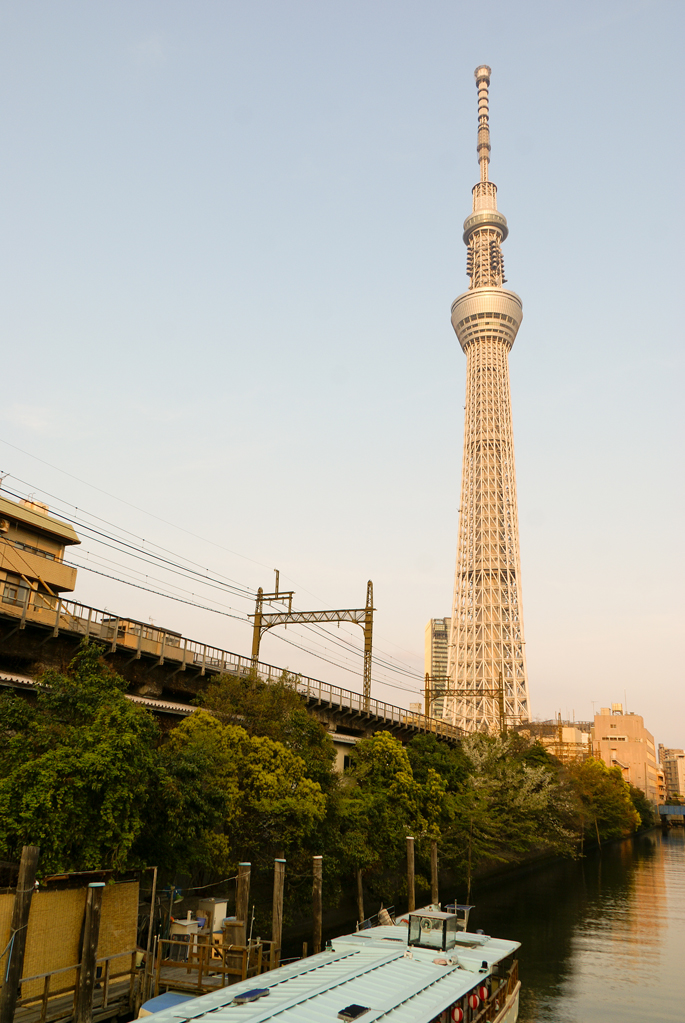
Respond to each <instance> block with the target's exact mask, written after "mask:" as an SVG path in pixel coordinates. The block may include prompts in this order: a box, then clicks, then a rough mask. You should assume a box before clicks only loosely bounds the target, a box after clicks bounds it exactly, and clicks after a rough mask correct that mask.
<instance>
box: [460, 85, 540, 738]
mask: <svg viewBox="0 0 685 1023" xmlns="http://www.w3.org/2000/svg"><path fill="white" fill-rule="evenodd" d="M475 74H476V85H477V88H478V147H477V148H478V162H479V163H480V181H479V182H478V184H477V185H475V186H474V189H473V213H472V214H471V216H470V217H468V219H467V220H466V221H465V222H464V242H465V244H466V246H467V252H468V254H467V263H466V272H467V274H468V276H469V278H470V282H471V283H470V285H469V290H468V291H467V292H465V293H464V294H463V295H460V296H459V298H458V299H457V300H456V301H455V302H454V304H453V306H452V326H453V327H454V329H455V331H456V334H457V337H458V338H459V343H460V344H461V347H462V348H463V350H464V352H465V353H466V419H465V424H464V461H463V467H462V481H461V515H460V519H459V542H458V548H457V569H456V575H455V582H454V602H453V605H452V629H451V635H450V650H449V666H448V676H449V685H448V689H447V692H448V693H449V694H450V696H449V706H446V707H445V716H449V717H451V718H452V719H453V720H454V723H455V724H457V725H459V726H460V727H461V728H464V729H466V730H467V731H471V732H473V731H495V730H498V729H499V728H500V724H501V722H500V714H501V705H500V699H499V694H498V689H500V687H503V689H504V709H505V714H506V720H507V723H508V724H513V723H514V722H515V721H521V720H527V719H528V718H529V716H530V715H529V698H528V680H527V672H526V658H525V653H524V640H523V616H522V610H521V568H520V555H519V536H518V511H517V506H516V478H515V471H514V439H513V433H512V426H511V404H510V397H509V362H508V356H509V351H510V349H511V347H512V345H513V343H514V339H515V338H516V334H517V332H518V329H519V326H520V325H521V320H522V317H523V310H522V305H521V299H520V298H519V297H518V295H516V294H514V292H513V291H508V290H507V289H506V288H504V283H505V277H504V264H503V261H502V247H501V246H502V242H503V241H504V239H505V238H506V237H507V234H508V229H507V222H506V219H505V218H504V217H503V216H502V214H501V213H499V212H498V210H497V188H496V186H495V185H494V184H493V183H492V182H491V181H489V180H488V164H489V162H490V128H489V123H488V87H489V85H490V68H489V67H486V66H482V67H479V68H477V69H476V72H475Z"/></svg>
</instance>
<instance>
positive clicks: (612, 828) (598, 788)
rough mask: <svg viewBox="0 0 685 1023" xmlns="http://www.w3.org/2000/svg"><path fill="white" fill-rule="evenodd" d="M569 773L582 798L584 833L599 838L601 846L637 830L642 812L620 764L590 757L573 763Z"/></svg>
mask: <svg viewBox="0 0 685 1023" xmlns="http://www.w3.org/2000/svg"><path fill="white" fill-rule="evenodd" d="M568 775H569V778H570V781H571V786H572V789H573V791H574V793H575V796H576V798H577V800H578V814H579V827H580V831H581V833H582V834H583V835H584V836H586V837H589V838H594V837H596V839H597V841H598V843H599V844H600V845H601V843H602V842H603V841H608V840H610V839H613V838H623V837H624V836H626V835H630V834H631V833H632V832H633V831H635V830H636V828H637V827H638V825H639V823H640V815H639V813H638V811H637V810H636V809H635V806H634V804H633V801H632V799H631V796H630V786H629V785H628V783H627V782H626V781H624V780H623V775H622V774H621V769H620V767H607V765H606V764H605V763H604V761H603V760H594V759H593V758H590V759H588V760H584V761H582V762H576V763H573V764H570V765H569V767H568Z"/></svg>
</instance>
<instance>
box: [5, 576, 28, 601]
mask: <svg viewBox="0 0 685 1023" xmlns="http://www.w3.org/2000/svg"><path fill="white" fill-rule="evenodd" d="M28 594H29V587H28V586H27V584H26V583H25V582H24V580H23V579H22V578H21V576H18V575H9V573H8V575H7V578H6V579H5V585H4V587H3V591H2V602H3V604H14V605H16V606H17V607H23V606H24V604H25V603H26V601H27V600H28Z"/></svg>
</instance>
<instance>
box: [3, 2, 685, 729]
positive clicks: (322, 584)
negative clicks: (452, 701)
mask: <svg viewBox="0 0 685 1023" xmlns="http://www.w3.org/2000/svg"><path fill="white" fill-rule="evenodd" d="M684 30H685V7H684V6H683V4H682V3H680V2H678V0H663V2H659V0H641V2H631V0H619V2H608V0H594V2H592V3H589V2H583V0H581V2H576V3H574V4H563V5H562V4H550V3H548V2H526V0H522V2H520V3H517V4H511V3H504V2H499V0H492V2H490V3H489V4H487V5H475V4H470V3H462V2H457V0H451V2H443V0H421V2H414V0H412V2H406V0H365V2H357V0H348V2H337V3H333V2H327V0H316V2H313V0H250V2H247V0H233V2H231V0H221V2H217V0H196V2H192V3H191V2H189V0H185V2H178V0H117V3H115V4H114V3H110V2H102V0H88V2H72V0H60V3H59V4H54V3H49V2H45V0H42V2H36V0H5V3H4V4H3V5H2V8H1V9H0V130H1V139H2V141H1V144H0V287H1V289H2V294H1V296H0V352H1V353H2V355H1V357H2V377H1V378H2V384H3V386H2V392H1V393H2V398H1V400H0V475H5V474H6V475H5V480H4V483H3V491H4V492H5V493H6V495H7V496H11V495H13V494H14V495H19V496H26V495H28V494H32V495H34V496H35V498H36V499H38V500H43V501H45V502H46V503H48V504H49V505H50V508H51V509H52V510H54V511H55V512H56V513H57V514H61V515H65V516H67V517H69V518H72V519H75V520H76V521H77V522H79V523H85V524H86V526H87V527H88V528H84V529H80V527H79V529H80V532H81V535H82V537H83V544H82V546H81V548H79V551H78V553H77V554H75V555H74V558H73V561H74V563H78V564H80V565H82V566H85V567H83V568H82V569H81V570H80V571H79V578H78V583H77V590H76V596H77V597H78V598H79V599H80V600H81V601H83V603H85V604H90V605H93V606H95V607H98V608H103V609H107V610H108V611H113V612H116V613H117V614H120V615H123V616H130V617H131V618H136V619H140V620H143V621H147V620H148V619H150V620H152V621H153V622H154V623H155V624H158V625H163V626H164V627H166V628H169V629H174V630H177V631H179V632H182V633H183V634H184V635H186V636H188V637H190V638H193V639H198V640H201V641H203V642H209V643H214V644H216V645H217V646H221V647H223V648H226V649H228V650H233V651H236V652H238V653H244V654H249V652H250V645H251V624H250V622H249V620H248V619H247V617H246V616H247V614H248V613H249V612H250V611H251V610H253V605H252V599H253V597H252V594H254V592H255V590H256V589H257V587H259V586H262V587H264V589H265V590H269V589H271V588H272V587H273V585H274V574H273V570H274V569H276V568H277V569H279V571H280V586H281V589H283V588H286V587H287V588H289V589H293V590H294V591H295V598H294V606H295V607H297V608H299V609H306V610H310V609H311V610H314V609H317V610H318V609H322V608H358V607H362V606H363V605H364V601H365V596H366V583H367V580H368V579H372V580H373V584H374V604H375V607H376V609H377V610H376V613H375V622H374V649H375V651H376V653H377V655H378V657H379V658H380V659H382V662H383V663H379V664H377V665H376V666H375V668H374V680H373V695H374V696H377V697H378V698H379V699H385V700H387V701H388V702H391V703H396V704H399V705H401V706H408V705H409V703H410V702H413V701H418V700H419V699H420V698H421V695H420V689H421V685H422V684H421V681H420V679H421V677H422V675H423V670H424V667H423V644H424V628H425V625H426V622H427V621H428V620H429V619H430V618H431V617H442V616H446V615H449V614H450V605H451V598H452V588H453V578H454V564H455V554H456V542H457V525H458V522H457V519H458V516H457V508H458V507H459V488H460V481H461V456H462V444H463V415H464V392H465V369H466V360H465V358H464V355H463V353H462V352H461V350H460V348H459V345H458V343H457V340H456V338H455V336H454V333H453V330H452V327H451V324H450V306H451V303H452V301H453V300H454V299H455V298H456V297H457V295H458V294H460V293H461V292H462V291H464V290H465V289H466V287H467V283H468V282H467V278H466V275H465V262H466V251H465V248H464V246H463V242H462V239H461V234H462V222H463V220H464V218H465V217H466V216H467V215H468V214H469V212H470V209H471V188H472V186H473V185H474V184H475V182H476V180H477V179H478V164H477V158H476V150H475V145H476V123H477V103H476V99H477V94H476V88H475V82H474V78H473V70H474V68H475V67H476V66H477V65H479V64H481V63H487V64H489V65H490V66H491V68H492V82H491V89H490V108H491V121H490V124H491V132H492V146H493V148H492V154H491V163H490V176H491V179H492V180H494V181H495V182H496V184H497V186H498V201H499V208H500V210H501V211H502V212H503V213H504V214H505V216H506V217H507V220H508V223H509V231H510V234H509V238H508V239H507V241H506V243H505V246H504V256H505V260H506V268H507V278H508V282H509V283H508V287H510V288H511V289H513V290H514V291H516V292H517V293H518V294H519V295H520V296H521V298H522V300H523V308H524V319H523V325H522V327H521V330H520V332H519V335H518V338H517V340H516V344H515V346H514V348H513V350H512V353H511V356H510V371H511V388H512V406H513V417H514V438H515V447H516V469H517V483H518V502H519V517H520V537H521V563H522V587H523V617H524V627H525V637H526V651H527V662H528V672H529V687H530V698H531V711H532V716H533V717H534V718H541V719H544V718H548V717H550V716H551V715H553V714H556V713H557V712H561V713H562V715H563V716H564V717H572V716H575V718H576V719H577V720H578V719H581V720H587V719H589V718H590V717H591V716H592V713H593V711H594V710H595V709H599V707H600V706H607V705H609V704H611V703H612V702H621V703H623V702H626V703H627V707H628V709H629V710H632V711H635V712H636V713H641V714H643V715H644V717H645V723H646V725H647V727H648V728H649V729H650V730H651V731H652V732H653V733H654V734H655V737H656V739H657V741H658V742H664V743H665V744H666V745H667V746H678V747H682V746H685V686H684V685H683V682H684V681H685V678H684V674H685V670H684V668H683V656H682V649H683V636H684V631H685V630H684V628H683V612H684V606H683V605H684V598H683V592H684V587H683V584H682V580H683V578H684V577H685V545H684V542H683V516H682V508H683V503H684V499H685V487H684V485H683V454H682V452H683V439H684V435H685V430H684V426H685V423H684V414H683V408H684V403H683V399H682V395H683V383H684V377H685V373H684V357H683V333H684V327H683V317H682V315H681V314H679V313H678V309H679V307H680V306H679V303H681V299H680V295H681V291H682V285H681V280H682V276H683V251H682V242H681V236H682V234H683V219H684V216H683V215H684V208H683V189H682V186H681V183H680V179H681V177H682V167H683V162H684V158H685V151H684V143H683V117H682V110H683V99H684V85H685V64H684V62H683V60H682V38H683V32H684ZM94 528H97V529H99V530H100V531H101V532H105V533H107V534H108V535H114V534H116V535H117V536H118V537H119V538H120V540H121V539H124V540H125V542H127V543H129V544H130V547H131V548H136V549H138V556H137V560H134V559H133V558H132V557H130V556H125V555H124V554H123V553H122V550H121V545H120V543H114V544H113V545H112V546H111V547H107V548H106V547H104V546H102V545H101V544H98V543H96V542H95V539H94V538H93V529H94ZM100 539H102V538H100ZM143 541H144V544H143ZM113 547H118V549H117V550H114V549H113ZM141 547H144V548H145V550H147V551H149V552H153V551H157V552H158V551H159V550H160V549H162V548H163V549H164V551H166V552H172V553H168V554H166V555H164V556H165V557H167V558H168V560H170V561H171V560H173V561H174V564H175V565H183V566H185V575H179V574H174V575H171V574H170V572H169V571H164V570H162V569H161V568H160V567H159V565H157V566H156V567H154V566H153V567H149V566H147V565H146V564H145V563H144V562H143V561H141V560H140V557H141V555H140V550H139V548H141ZM151 560H155V559H154V558H152V559H151ZM192 566H194V568H193V571H195V572H196V573H199V574H196V575H195V576H194V577H192V578H188V574H187V569H188V568H189V567H192ZM98 572H99V573H102V574H97V573H98ZM202 574H204V575H205V576H207V577H210V576H211V579H212V580H214V581H213V582H212V584H211V587H210V584H209V583H208V582H207V581H205V582H202V581H201V579H200V575H202ZM110 576H114V577H115V578H109V577H110ZM124 578H125V579H127V580H128V582H127V583H124V582H121V581H118V580H121V579H124ZM228 580H230V583H228V582H227V581H228ZM131 583H135V586H133V585H130V584H131ZM140 587H145V588H140ZM151 590H153V591H157V592H149V591H151ZM162 593H164V594H170V593H172V594H174V595H175V596H176V598H177V599H175V600H172V599H170V598H169V597H167V596H162V595H161V594H162ZM182 601H186V603H183V602H182ZM195 605H202V607H199V606H195ZM210 606H211V607H213V608H214V609H215V610H214V611H211V610H204V609H203V608H208V607H210ZM218 612H222V613H218ZM229 615H234V616H235V617H229ZM361 640H362V634H361V630H360V629H355V627H354V626H345V627H343V628H341V629H340V630H338V629H336V628H332V629H331V630H329V633H328V634H326V635H324V634H323V633H322V632H321V631H318V632H316V631H312V630H311V629H304V628H288V630H287V631H285V630H283V629H280V630H273V631H272V632H270V633H268V634H267V635H266V636H265V637H264V639H263V641H262V647H261V653H260V656H261V658H262V659H263V660H264V661H267V662H269V663H272V664H275V665H279V666H283V667H288V668H290V669H292V670H294V671H299V672H301V673H303V674H305V675H309V676H312V677H314V678H323V679H324V680H326V681H329V682H332V683H334V684H336V685H339V686H342V687H344V688H349V689H354V690H360V689H361V653H360V650H361ZM350 643H351V644H354V648H351V647H349V646H347V645H346V644H350ZM341 644H343V645H341ZM315 655H316V656H315Z"/></svg>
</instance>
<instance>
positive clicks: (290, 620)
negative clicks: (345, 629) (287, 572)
mask: <svg viewBox="0 0 685 1023" xmlns="http://www.w3.org/2000/svg"><path fill="white" fill-rule="evenodd" d="M294 595H295V593H294V591H293V590H287V591H284V592H282V593H279V592H278V573H277V574H276V591H275V592H274V593H264V591H263V590H262V588H261V586H260V587H259V589H258V590H257V599H256V601H255V610H254V614H253V615H248V617H249V618H254V625H253V629H252V659H253V661H254V662H255V664H256V663H257V661H258V660H259V644H260V642H261V639H262V636H263V635H264V633H265V632H267V631H268V630H269V629H273V628H274V626H276V625H285V626H286V627H287V626H288V625H309V624H312V623H315V622H338V623H339V622H352V623H353V624H354V625H361V627H362V628H363V630H364V671H363V681H364V701H365V703H366V705H367V706H368V703H369V700H370V699H371V663H372V647H373V612H374V610H375V608H374V606H373V583H372V582H371V580H370V579H369V581H368V583H367V584H366V606H365V607H361V608H344V609H342V610H339V611H293V597H294ZM286 598H287V600H286ZM275 601H278V602H279V603H284V604H285V603H286V602H287V604H288V610H287V611H277V612H274V613H273V614H264V611H263V607H264V604H272V603H274V602H275Z"/></svg>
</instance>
